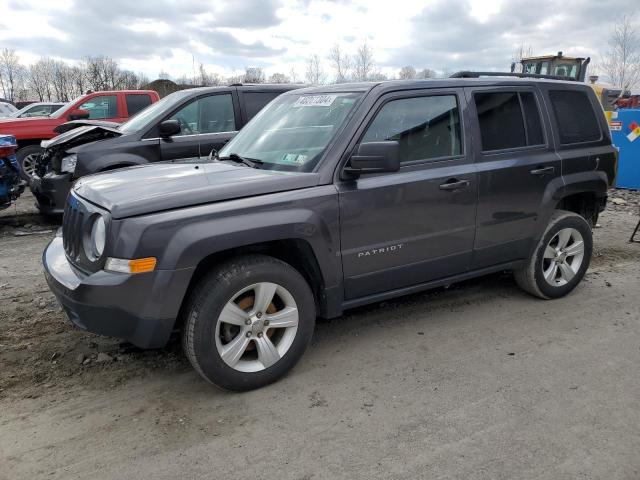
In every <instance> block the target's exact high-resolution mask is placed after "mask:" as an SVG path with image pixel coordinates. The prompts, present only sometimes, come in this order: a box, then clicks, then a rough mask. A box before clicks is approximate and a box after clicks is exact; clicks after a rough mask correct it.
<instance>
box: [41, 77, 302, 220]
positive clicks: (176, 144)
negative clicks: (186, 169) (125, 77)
mask: <svg viewBox="0 0 640 480" xmlns="http://www.w3.org/2000/svg"><path fill="white" fill-rule="evenodd" d="M295 88H300V85H239V84H237V85H231V86H228V87H203V88H192V89H188V90H182V91H179V92H175V93H172V94H171V95H168V96H166V97H165V98H163V99H162V100H160V101H159V102H157V103H154V104H153V105H151V106H150V107H148V108H146V109H144V110H143V111H142V112H141V113H140V114H138V115H136V116H135V117H133V118H132V119H131V120H129V121H128V122H126V123H124V124H122V125H118V124H116V123H112V122H95V121H92V120H88V121H84V120H83V121H76V122H69V123H68V124H65V125H62V126H61V127H63V128H62V129H61V130H60V132H62V133H61V135H59V136H57V137H55V138H53V139H52V140H49V141H46V142H43V143H42V146H43V147H45V151H44V153H43V155H42V156H41V157H40V159H39V160H38V163H37V165H36V172H35V173H36V175H35V176H34V177H33V178H32V179H31V180H30V186H31V191H32V192H33V194H34V196H35V197H36V200H37V203H36V206H37V207H38V209H39V210H40V211H41V212H43V213H45V214H48V215H55V214H61V213H62V212H63V210H64V202H65V200H66V198H67V194H68V193H69V190H71V186H72V184H73V182H74V181H75V180H76V179H77V178H79V177H82V176H85V175H89V174H91V173H96V172H102V171H105V170H113V169H116V168H122V167H126V166H131V165H141V164H145V163H150V162H157V161H163V160H174V159H182V158H189V157H200V156H203V157H206V156H208V155H209V153H210V152H211V151H212V150H219V149H220V148H222V146H223V145H224V144H225V143H226V142H228V141H229V140H230V139H231V138H233V136H234V135H235V134H236V132H237V131H238V130H240V129H241V128H242V127H243V125H244V124H245V123H247V122H248V121H249V120H250V119H251V118H253V116H254V115H255V114H256V113H258V112H259V111H260V110H261V109H262V108H263V107H264V106H265V105H266V104H267V103H269V102H270V101H271V100H273V99H274V98H276V97H277V96H278V95H280V94H281V93H283V92H286V91H289V90H293V89H295ZM69 124H73V125H70V126H74V127H75V126H77V125H80V126H79V127H78V128H74V129H73V130H70V131H69V129H68V127H67V125H69Z"/></svg>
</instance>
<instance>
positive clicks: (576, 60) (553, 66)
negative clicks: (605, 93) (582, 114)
mask: <svg viewBox="0 0 640 480" xmlns="http://www.w3.org/2000/svg"><path fill="white" fill-rule="evenodd" d="M590 60H591V59H590V58H580V57H565V56H563V55H562V52H558V54H557V55H545V56H542V57H529V58H523V59H522V60H521V61H520V63H521V64H522V73H529V74H536V75H553V76H556V77H566V79H567V80H575V81H578V82H584V77H585V74H586V72H587V65H588V64H589V61H590ZM515 68H516V64H515V63H512V64H511V72H514V71H515Z"/></svg>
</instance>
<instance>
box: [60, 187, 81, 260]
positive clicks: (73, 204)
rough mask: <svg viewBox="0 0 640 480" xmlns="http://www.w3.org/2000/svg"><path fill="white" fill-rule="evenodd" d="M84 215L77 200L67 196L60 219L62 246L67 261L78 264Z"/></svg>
mask: <svg viewBox="0 0 640 480" xmlns="http://www.w3.org/2000/svg"><path fill="white" fill-rule="evenodd" d="M83 219H84V214H83V212H82V210H81V209H80V205H79V203H78V200H77V199H76V198H75V197H72V196H69V199H68V200H67V203H66V205H65V207H64V214H63V217H62V244H63V246H64V250H65V252H66V253H67V256H68V257H69V260H71V261H73V262H78V261H79V259H80V253H81V250H80V249H81V247H82V226H83Z"/></svg>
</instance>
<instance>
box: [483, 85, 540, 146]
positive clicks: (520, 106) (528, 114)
mask: <svg viewBox="0 0 640 480" xmlns="http://www.w3.org/2000/svg"><path fill="white" fill-rule="evenodd" d="M474 100H475V103H476V111H477V113H478V124H479V126H480V137H481V141H482V151H483V152H487V151H494V150H507V149H512V148H522V147H527V146H534V145H541V144H544V134H543V132H542V122H541V120H540V111H539V109H538V105H537V102H536V99H535V96H534V94H533V93H531V92H477V93H475V94H474Z"/></svg>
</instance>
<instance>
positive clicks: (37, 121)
mask: <svg viewBox="0 0 640 480" xmlns="http://www.w3.org/2000/svg"><path fill="white" fill-rule="evenodd" d="M58 123H60V120H59V119H57V118H51V117H29V118H15V117H8V118H0V130H1V129H3V128H4V127H5V126H7V125H11V126H14V125H15V126H25V127H28V126H31V125H41V124H42V125H45V124H46V125H48V124H51V125H57V124H58Z"/></svg>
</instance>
